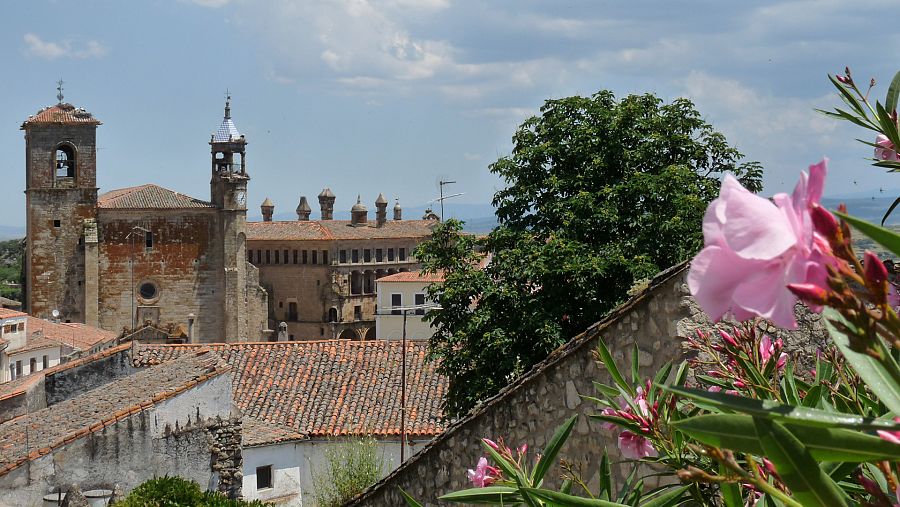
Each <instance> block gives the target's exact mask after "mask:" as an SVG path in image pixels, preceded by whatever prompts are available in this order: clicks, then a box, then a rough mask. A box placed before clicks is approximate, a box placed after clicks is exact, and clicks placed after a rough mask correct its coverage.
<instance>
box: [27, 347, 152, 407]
mask: <svg viewBox="0 0 900 507" xmlns="http://www.w3.org/2000/svg"><path fill="white" fill-rule="evenodd" d="M135 371H136V368H134V366H132V365H131V351H130V349H125V350H122V351H120V352H118V353H115V354H113V355H110V356H107V357H103V358H101V359H97V360H94V361H89V362H86V363H84V364H81V365H78V366H75V367H72V368H64V369H62V370H60V371H56V372H52V373H50V374H48V375H46V376H45V378H44V382H43V384H44V391H45V392H46V396H47V406H49V405H53V404H55V403H59V402H61V401H64V400H67V399H69V398H74V397H76V396H78V395H80V394H84V393H85V392H87V391H90V390H91V389H95V388H97V387H100V386H102V385H105V384H108V383H110V382H113V381H115V380H118V379H120V378H123V377H126V376H128V375H131V374H132V373H134V372H135Z"/></svg>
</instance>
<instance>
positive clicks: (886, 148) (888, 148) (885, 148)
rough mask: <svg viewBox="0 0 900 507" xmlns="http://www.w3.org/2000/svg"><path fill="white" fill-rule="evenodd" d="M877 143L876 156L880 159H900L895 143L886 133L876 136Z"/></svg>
mask: <svg viewBox="0 0 900 507" xmlns="http://www.w3.org/2000/svg"><path fill="white" fill-rule="evenodd" d="M875 144H877V145H878V147H877V148H875V158H877V159H878V160H894V161H897V160H900V156H898V155H897V151H896V150H895V149H894V143H892V142H891V140H890V139H888V138H887V136H886V135H884V134H879V135H878V137H876V138H875Z"/></svg>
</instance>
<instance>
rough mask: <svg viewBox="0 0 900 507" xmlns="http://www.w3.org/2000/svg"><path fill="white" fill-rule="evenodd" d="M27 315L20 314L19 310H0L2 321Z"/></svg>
mask: <svg viewBox="0 0 900 507" xmlns="http://www.w3.org/2000/svg"><path fill="white" fill-rule="evenodd" d="M27 315H28V314H27V313H23V312H20V311H19V310H12V309H10V308H0V319H9V318H11V317H25V316H27Z"/></svg>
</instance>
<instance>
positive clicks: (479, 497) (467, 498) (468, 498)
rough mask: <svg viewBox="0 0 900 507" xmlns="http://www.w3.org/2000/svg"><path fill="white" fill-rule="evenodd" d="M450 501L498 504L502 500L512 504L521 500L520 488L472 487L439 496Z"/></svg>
mask: <svg viewBox="0 0 900 507" xmlns="http://www.w3.org/2000/svg"><path fill="white" fill-rule="evenodd" d="M438 500H446V501H448V502H458V503H476V504H478V503H480V504H497V503H500V502H501V501H503V502H507V503H510V504H513V503H516V502H521V501H522V499H521V496H520V495H519V490H518V489H516V488H511V487H509V486H488V487H485V488H470V489H464V490H462V491H454V492H452V493H447V494H446V495H444V496H442V497H440V498H438Z"/></svg>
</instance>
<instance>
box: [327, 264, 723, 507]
mask: <svg viewBox="0 0 900 507" xmlns="http://www.w3.org/2000/svg"><path fill="white" fill-rule="evenodd" d="M686 275H687V263H683V264H681V265H678V266H675V267H673V268H671V269H669V270H667V271H664V272H662V273H660V274H659V275H657V277H656V278H655V279H654V280H652V281H651V282H650V285H649V287H648V288H647V289H646V290H644V291H643V292H642V293H641V294H639V295H638V296H636V297H634V298H632V299H631V300H630V301H629V302H627V303H625V304H623V305H621V306H620V307H618V308H617V309H615V310H614V311H613V312H612V313H611V314H610V315H609V316H608V317H606V318H605V319H604V320H603V321H601V322H599V323H597V324H594V325H593V326H591V327H590V328H589V329H588V330H587V331H585V332H584V333H583V334H581V335H579V336H577V337H576V338H574V339H573V340H571V341H570V342H569V343H567V344H566V345H563V346H562V347H560V348H559V349H557V350H555V351H554V352H553V353H551V355H550V356H549V357H548V358H547V359H546V360H544V361H543V362H541V363H539V364H538V365H536V366H535V367H534V368H533V369H532V370H531V371H530V372H529V373H527V374H526V375H524V376H522V377H521V378H519V379H518V380H517V381H516V382H515V383H513V384H512V385H510V386H507V387H506V388H505V389H504V390H503V391H501V392H500V393H499V394H497V395H496V396H494V397H493V398H491V399H489V400H487V401H485V402H484V403H483V404H482V405H480V406H479V407H477V408H476V409H475V410H474V412H473V413H471V414H470V415H468V416H466V417H465V418H464V419H462V420H459V421H457V422H455V423H453V424H452V425H451V426H450V427H449V428H448V429H447V431H445V432H444V433H442V434H441V435H439V436H438V437H436V438H435V439H434V440H433V441H432V442H431V443H430V444H428V445H427V446H426V447H425V448H423V449H422V450H421V451H420V452H419V453H417V454H416V455H415V456H413V457H412V458H410V460H409V461H407V462H406V463H405V464H404V465H403V466H401V467H400V468H398V469H397V470H395V471H394V472H393V473H391V474H390V475H388V476H387V477H386V478H384V479H383V480H382V481H380V482H379V483H377V484H376V485H374V486H373V487H371V488H369V489H368V490H366V491H365V492H363V493H362V494H361V495H360V496H358V497H356V498H354V499H353V500H351V501H350V502H348V503H347V504H345V505H347V506H391V507H396V506H400V505H405V502H404V500H403V499H402V497H401V496H400V494H399V492H398V489H397V488H398V487H401V488H403V489H404V490H405V491H407V492H408V493H409V494H411V495H412V496H413V497H414V498H416V499H417V500H419V501H420V502H421V503H422V504H423V505H426V506H434V505H450V504H444V503H442V502H438V501H437V500H436V498H437V497H439V496H441V495H443V494H446V493H449V492H451V491H454V490H458V489H464V488H467V487H470V484H469V483H468V481H467V479H466V469H468V468H474V467H475V464H476V463H477V461H478V458H479V457H481V456H482V455H483V454H484V452H483V450H482V447H481V444H480V442H479V440H480V439H481V438H482V437H489V438H496V437H501V436H502V437H503V438H504V439H505V440H506V441H507V443H509V444H510V445H512V444H515V445H520V444H522V443H527V444H528V446H529V448H530V449H531V450H532V451H531V454H532V456H533V453H534V452H537V451H539V450H540V449H542V448H543V447H544V446H545V445H546V443H547V441H548V440H549V439H550V437H551V436H552V435H553V433H554V431H555V430H556V428H557V427H559V425H560V424H562V423H563V422H564V421H565V420H566V419H568V418H569V417H571V416H572V415H573V414H576V413H577V414H579V418H578V422H577V424H576V425H575V429H574V430H573V432H572V435H571V436H570V438H569V440H568V442H567V443H566V445H565V446H564V447H563V449H562V451H561V453H560V456H559V457H560V458H562V459H565V460H566V461H568V462H570V463H576V464H580V465H581V466H582V475H583V476H584V477H585V478H589V479H592V480H593V481H594V482H595V478H596V475H597V469H598V465H599V463H598V462H599V459H600V457H601V456H602V454H603V449H604V447H605V448H606V450H607V451H608V453H609V456H610V460H611V461H612V462H613V463H616V462H618V461H620V460H621V456H620V454H619V452H618V448H617V446H616V437H617V433H613V432H609V431H605V430H603V429H601V428H600V425H599V424H598V423H597V422H595V421H591V420H589V419H588V417H587V416H588V414H595V413H598V412H599V409H598V408H597V407H596V405H595V404H593V403H591V402H589V401H584V400H583V399H582V398H581V396H593V395H595V394H596V393H595V391H594V387H593V384H592V382H593V381H600V382H604V383H611V380H610V378H609V375H608V374H607V372H606V371H605V370H604V369H603V368H602V367H600V366H599V365H598V364H597V363H596V362H595V360H594V358H593V351H594V350H595V348H596V345H597V343H598V340H600V339H601V338H602V339H603V340H605V343H606V344H607V346H608V347H609V349H610V350H611V351H612V353H613V356H614V358H615V359H616V362H617V363H619V367H620V368H622V369H623V371H630V361H631V354H632V350H633V349H632V347H633V344H634V343H637V345H638V348H639V359H640V363H641V368H640V373H641V375H642V376H643V377H645V378H652V377H653V376H654V375H655V374H656V372H657V371H658V370H659V368H660V367H662V365H663V364H665V363H666V361H673V362H676V361H679V360H680V359H681V358H682V348H681V340H680V339H679V337H681V336H687V335H688V334H691V333H693V332H694V330H695V329H696V328H698V327H701V326H706V325H708V324H709V319H708V317H706V315H705V314H703V313H702V312H701V311H700V310H699V308H698V307H697V306H696V303H695V302H694V301H693V299H692V298H691V297H690V296H689V293H688V289H687V285H686V282H685V279H686ZM629 471H630V465H623V466H619V467H618V470H616V473H617V475H618V476H620V477H622V476H624V475H626V474H627V473H628V472H629ZM561 473H562V471H561V469H560V467H559V465H558V464H557V465H554V466H553V467H552V468H551V469H550V471H549V472H548V473H547V476H546V479H545V484H546V485H548V486H550V487H555V486H558V485H559V483H560V482H561V481H560V475H561ZM655 480H656V478H654V477H648V478H647V479H645V484H647V485H648V486H650V487H653V486H654V485H655Z"/></svg>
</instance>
